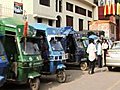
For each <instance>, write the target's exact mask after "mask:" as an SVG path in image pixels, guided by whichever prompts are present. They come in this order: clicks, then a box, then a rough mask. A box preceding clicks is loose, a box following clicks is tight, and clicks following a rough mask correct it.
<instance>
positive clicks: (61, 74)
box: [57, 70, 66, 83]
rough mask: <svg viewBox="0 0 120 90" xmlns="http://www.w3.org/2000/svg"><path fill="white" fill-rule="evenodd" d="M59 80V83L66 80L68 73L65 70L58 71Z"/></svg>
mask: <svg viewBox="0 0 120 90" xmlns="http://www.w3.org/2000/svg"><path fill="white" fill-rule="evenodd" d="M57 81H58V82H59V83H64V82H65V81H66V73H65V71H64V70H60V71H58V72H57Z"/></svg>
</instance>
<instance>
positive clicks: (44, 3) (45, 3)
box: [39, 0, 50, 6]
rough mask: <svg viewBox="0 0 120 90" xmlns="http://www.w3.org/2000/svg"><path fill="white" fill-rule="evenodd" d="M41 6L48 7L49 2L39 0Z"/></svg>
mask: <svg viewBox="0 0 120 90" xmlns="http://www.w3.org/2000/svg"><path fill="white" fill-rule="evenodd" d="M39 3H40V4H41V5H45V6H50V0H40V2H39Z"/></svg>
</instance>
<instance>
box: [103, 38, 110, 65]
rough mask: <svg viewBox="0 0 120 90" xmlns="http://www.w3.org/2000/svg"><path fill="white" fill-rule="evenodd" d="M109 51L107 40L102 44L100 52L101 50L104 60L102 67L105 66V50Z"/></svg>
mask: <svg viewBox="0 0 120 90" xmlns="http://www.w3.org/2000/svg"><path fill="white" fill-rule="evenodd" d="M108 49H109V45H108V43H107V40H106V39H104V40H103V43H102V50H103V58H104V66H106V54H107V50H108Z"/></svg>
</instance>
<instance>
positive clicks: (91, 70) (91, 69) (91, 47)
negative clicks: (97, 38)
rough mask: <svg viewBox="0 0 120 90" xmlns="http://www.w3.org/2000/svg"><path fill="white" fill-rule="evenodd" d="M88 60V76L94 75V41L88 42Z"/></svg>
mask: <svg viewBox="0 0 120 90" xmlns="http://www.w3.org/2000/svg"><path fill="white" fill-rule="evenodd" d="M87 53H88V59H89V71H88V73H89V74H93V73H94V68H95V61H96V46H95V44H94V40H93V39H90V40H89V45H88V47H87Z"/></svg>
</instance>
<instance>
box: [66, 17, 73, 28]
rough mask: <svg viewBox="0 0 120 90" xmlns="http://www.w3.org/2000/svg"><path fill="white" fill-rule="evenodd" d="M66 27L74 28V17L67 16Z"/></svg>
mask: <svg viewBox="0 0 120 90" xmlns="http://www.w3.org/2000/svg"><path fill="white" fill-rule="evenodd" d="M66 25H67V26H72V27H73V17H71V16H66Z"/></svg>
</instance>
